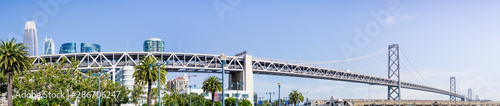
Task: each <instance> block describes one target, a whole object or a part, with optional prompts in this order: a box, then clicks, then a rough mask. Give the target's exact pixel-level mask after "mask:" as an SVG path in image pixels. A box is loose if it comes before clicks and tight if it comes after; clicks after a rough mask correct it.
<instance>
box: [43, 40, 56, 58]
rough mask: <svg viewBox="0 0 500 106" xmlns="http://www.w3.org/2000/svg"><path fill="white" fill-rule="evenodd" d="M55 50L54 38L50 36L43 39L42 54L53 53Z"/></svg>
mask: <svg viewBox="0 0 500 106" xmlns="http://www.w3.org/2000/svg"><path fill="white" fill-rule="evenodd" d="M55 52H56V49H55V46H54V40H52V38H50V39H47V38H45V40H44V41H43V55H50V54H54V53H55Z"/></svg>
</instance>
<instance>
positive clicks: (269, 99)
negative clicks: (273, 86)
mask: <svg viewBox="0 0 500 106" xmlns="http://www.w3.org/2000/svg"><path fill="white" fill-rule="evenodd" d="M266 94H269V104H272V102H271V94H274V92H266ZM278 99H279V98H278Z"/></svg>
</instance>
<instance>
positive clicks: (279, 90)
mask: <svg viewBox="0 0 500 106" xmlns="http://www.w3.org/2000/svg"><path fill="white" fill-rule="evenodd" d="M280 95H281V83H279V82H278V104H279V105H280V106H281V99H280V98H281V96H280Z"/></svg>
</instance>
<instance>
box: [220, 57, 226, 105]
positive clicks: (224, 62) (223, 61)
mask: <svg viewBox="0 0 500 106" xmlns="http://www.w3.org/2000/svg"><path fill="white" fill-rule="evenodd" d="M220 59H221V60H222V103H221V104H222V106H224V104H226V102H224V64H226V55H225V54H224V51H223V52H222V54H221V55H220Z"/></svg>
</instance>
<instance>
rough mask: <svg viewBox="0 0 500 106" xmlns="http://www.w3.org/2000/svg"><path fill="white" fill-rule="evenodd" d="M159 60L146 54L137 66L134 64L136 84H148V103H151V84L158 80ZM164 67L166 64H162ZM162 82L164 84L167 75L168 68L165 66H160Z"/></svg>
mask: <svg viewBox="0 0 500 106" xmlns="http://www.w3.org/2000/svg"><path fill="white" fill-rule="evenodd" d="M157 63H158V62H157V61H156V60H155V59H154V58H153V56H144V57H143V60H142V61H140V62H139V63H138V64H137V65H136V66H134V69H135V72H134V75H133V76H134V78H135V84H136V85H145V84H147V85H148V105H151V84H153V83H155V82H156V81H158V68H160V67H158V66H157V65H156V64H157ZM162 67H164V66H162ZM160 69H161V72H160V73H161V74H160V79H161V80H160V83H162V84H164V83H165V81H166V79H165V76H166V75H167V70H165V68H160Z"/></svg>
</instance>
